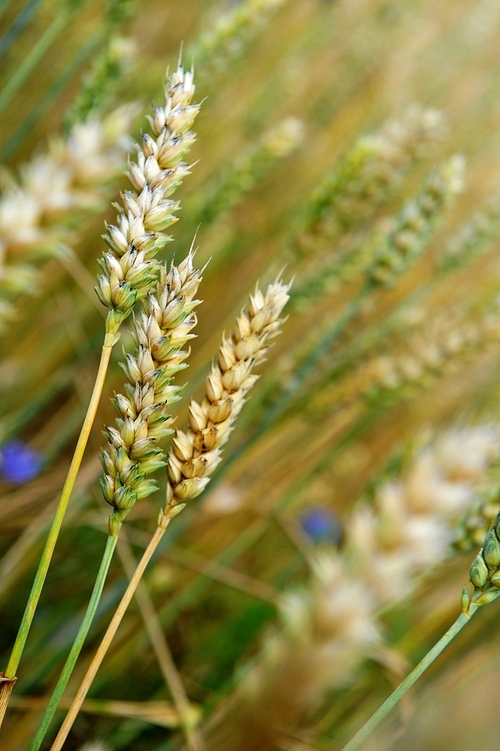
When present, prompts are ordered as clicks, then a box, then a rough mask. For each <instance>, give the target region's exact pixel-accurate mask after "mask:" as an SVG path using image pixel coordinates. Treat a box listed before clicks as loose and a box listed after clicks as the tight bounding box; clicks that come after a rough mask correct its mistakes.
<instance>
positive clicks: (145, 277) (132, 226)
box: [96, 65, 199, 333]
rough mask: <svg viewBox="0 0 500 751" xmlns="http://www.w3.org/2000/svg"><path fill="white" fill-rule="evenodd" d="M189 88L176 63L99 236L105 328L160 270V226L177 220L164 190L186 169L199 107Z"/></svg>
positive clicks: (189, 79)
mask: <svg viewBox="0 0 500 751" xmlns="http://www.w3.org/2000/svg"><path fill="white" fill-rule="evenodd" d="M194 89H195V87H194V83H193V75H192V73H190V72H186V71H184V70H183V68H182V66H180V65H179V67H178V68H177V70H176V71H175V73H174V74H173V75H172V76H171V77H169V78H167V80H166V82H165V104H164V105H163V106H161V107H160V106H158V107H154V110H153V115H152V116H150V117H149V122H150V125H151V131H152V136H150V135H148V134H144V135H143V136H142V139H141V144H140V145H138V158H137V162H134V161H130V162H129V171H128V173H127V175H128V178H129V180H130V184H131V186H132V190H128V191H125V193H123V194H122V196H121V203H120V204H117V205H116V208H117V209H118V216H117V223H116V225H113V224H110V225H108V227H107V232H106V234H105V235H104V236H103V237H104V239H105V241H106V243H107V244H108V246H109V249H110V250H109V251H108V252H107V253H105V254H104V255H103V257H102V258H101V259H100V261H99V264H100V266H101V268H102V271H103V274H102V275H101V276H99V278H98V285H97V287H96V292H97V294H98V296H99V299H100V300H101V302H102V303H103V304H104V305H105V306H106V307H107V308H109V309H110V313H108V320H107V328H108V331H109V332H110V333H114V332H116V331H117V329H118V327H119V325H120V323H121V322H122V321H123V320H124V318H126V317H127V316H128V315H129V314H130V313H131V311H132V308H133V306H134V304H135V302H136V301H137V300H141V299H143V298H144V297H145V296H146V295H147V293H148V291H149V289H150V288H151V286H152V285H154V282H155V279H156V277H157V274H158V272H159V263H158V261H157V260H156V258H155V256H156V254H157V253H158V251H159V250H160V248H162V247H163V246H164V245H165V243H166V242H168V241H169V240H170V238H169V236H168V235H166V234H165V233H164V230H166V229H167V228H168V227H170V225H172V224H173V223H174V222H175V221H177V219H176V217H175V215H174V212H175V211H176V210H177V208H178V204H177V203H176V202H175V201H172V200H171V199H170V198H169V196H170V195H171V194H172V193H173V192H174V190H175V189H176V188H177V186H178V185H179V184H180V182H181V181H182V179H183V177H184V176H185V175H187V174H189V171H190V168H189V165H188V164H187V163H186V162H184V161H183V158H184V156H185V155H186V153H187V152H188V150H189V148H190V146H191V144H192V143H193V142H194V140H195V135H194V133H192V132H191V131H190V130H189V129H190V127H191V125H192V124H193V122H194V119H195V117H196V115H197V114H198V111H199V105H197V104H191V99H192V97H193V95H194Z"/></svg>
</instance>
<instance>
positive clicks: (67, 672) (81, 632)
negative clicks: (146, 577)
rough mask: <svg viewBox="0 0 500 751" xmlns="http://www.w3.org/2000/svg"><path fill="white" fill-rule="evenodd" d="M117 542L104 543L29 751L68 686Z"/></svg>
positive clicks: (40, 738)
mask: <svg viewBox="0 0 500 751" xmlns="http://www.w3.org/2000/svg"><path fill="white" fill-rule="evenodd" d="M117 540H118V537H117V536H112V537H111V536H109V537H108V539H107V541H106V548H105V550H104V554H103V557H102V561H101V565H100V567H99V571H98V574H97V578H96V580H95V584H94V589H93V590H92V595H91V598H90V602H89V604H88V607H87V611H86V613H85V617H84V619H83V621H82V624H81V626H80V628H79V629H78V633H77V635H76V637H75V640H74V642H73V644H72V646H71V650H70V653H69V655H68V658H67V660H66V663H65V665H64V667H63V669H62V671H61V675H60V676H59V679H58V681H57V683H56V685H55V688H54V691H53V692H52V696H51V698H50V701H49V703H48V705H47V708H46V709H45V712H44V713H43V717H42V719H41V722H40V724H39V726H38V729H37V731H36V733H35V736H34V738H33V740H32V742H31V745H30V747H29V751H38V749H39V748H40V745H41V743H42V741H43V739H44V737H45V734H46V732H47V730H48V727H49V725H50V722H51V720H52V718H53V716H54V713H55V711H56V709H57V705H58V704H59V700H60V698H61V696H62V695H63V692H64V689H65V688H66V686H67V685H68V681H69V679H70V678H71V674H72V672H73V668H74V667H75V664H76V661H77V659H78V656H79V654H80V652H81V650H82V647H83V644H84V642H85V639H86V638H87V634H88V632H89V629H90V626H91V625H92V621H93V620H94V616H95V613H96V610H97V606H98V605H99V601H100V599H101V595H102V590H103V587H104V582H105V581H106V577H107V575H108V571H109V566H110V564H111V560H112V558H113V553H114V551H115V547H116V542H117Z"/></svg>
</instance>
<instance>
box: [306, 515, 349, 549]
mask: <svg viewBox="0 0 500 751" xmlns="http://www.w3.org/2000/svg"><path fill="white" fill-rule="evenodd" d="M299 522H300V526H301V529H302V531H303V532H305V534H306V535H307V537H309V538H310V539H311V541H312V542H315V543H320V542H329V543H331V544H333V545H338V544H339V542H340V541H341V539H342V525H341V524H340V521H339V519H338V517H337V515H336V514H335V513H334V512H333V511H331V510H330V509H328V508H325V507H324V506H321V507H320V506H317V507H316V508H310V509H308V510H307V511H303V512H302V513H301V514H300V516H299Z"/></svg>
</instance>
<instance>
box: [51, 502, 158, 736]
mask: <svg viewBox="0 0 500 751" xmlns="http://www.w3.org/2000/svg"><path fill="white" fill-rule="evenodd" d="M169 521H170V519H169V518H168V517H165V516H162V517H161V524H160V525H159V526H158V527H157V528H156V530H155V533H154V535H153V537H152V538H151V540H150V542H149V545H148V547H147V548H146V550H145V551H144V554H143V556H142V558H141V560H140V561H139V564H138V565H137V568H136V570H135V572H134V575H133V576H132V578H131V579H130V582H129V585H128V587H127V589H126V590H125V592H124V594H123V597H122V599H121V601H120V604H119V605H118V608H117V609H116V612H115V614H114V616H113V618H112V619H111V622H110V624H109V626H108V629H107V631H106V633H105V634H104V637H103V640H102V641H101V644H100V645H99V648H98V650H97V652H96V653H95V655H94V658H93V660H92V662H91V663H90V665H89V668H88V670H87V672H86V673H85V677H84V679H83V681H82V683H81V685H80V688H79V689H78V692H77V694H76V696H75V698H74V700H73V703H72V705H71V707H70V708H69V711H68V714H67V715H66V717H65V719H64V722H63V724H62V726H61V729H60V730H59V733H58V734H57V737H56V739H55V741H54V743H53V745H52V747H51V751H60V749H61V748H62V747H63V744H64V741H65V740H66V738H67V736H68V733H69V731H70V730H71V728H72V726H73V723H74V721H75V719H76V716H77V715H78V712H79V711H80V707H81V705H82V703H83V700H84V699H85V697H86V695H87V693H88V690H89V688H90V687H91V685H92V682H93V680H94V678H95V676H96V674H97V671H98V670H99V667H100V665H101V663H102V661H103V659H104V657H105V655H106V652H107V651H108V649H109V647H110V644H111V642H112V641H113V638H114V636H115V634H116V632H117V630H118V627H119V625H120V623H121V622H122V619H123V616H124V615H125V613H126V611H127V608H128V606H129V605H130V601H131V600H132V597H133V596H134V593H135V590H136V589H137V586H138V584H139V582H140V580H141V579H142V576H143V574H144V571H145V570H146V566H147V565H148V563H149V561H150V560H151V557H152V555H153V553H154V552H155V550H156V548H157V547H158V544H159V542H160V540H161V538H162V537H163V535H164V533H165V530H166V528H167V525H168V523H169Z"/></svg>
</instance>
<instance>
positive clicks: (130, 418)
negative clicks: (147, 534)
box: [101, 252, 202, 534]
mask: <svg viewBox="0 0 500 751" xmlns="http://www.w3.org/2000/svg"><path fill="white" fill-rule="evenodd" d="M201 274H202V272H201V271H200V270H199V269H196V268H195V267H194V266H193V253H192V252H190V253H189V255H188V256H187V258H186V259H185V260H184V261H183V262H182V263H181V264H180V265H179V266H175V265H174V264H172V266H171V267H170V270H169V271H168V272H167V270H166V269H165V268H163V267H162V268H161V270H160V279H159V281H158V284H157V289H156V293H153V292H151V291H150V292H149V293H148V296H147V297H146V298H145V300H144V312H143V313H142V315H141V316H140V317H139V318H137V319H136V320H134V327H133V334H132V335H133V338H134V342H135V345H136V350H135V352H134V354H127V356H126V360H125V362H124V363H122V368H123V371H124V373H125V375H126V376H127V380H128V383H126V384H125V394H117V395H116V396H115V397H114V399H113V403H114V405H115V407H116V410H117V412H118V415H119V417H118V419H117V420H116V427H108V428H107V429H106V431H105V432H104V436H105V438H106V439H107V441H108V447H107V449H106V450H104V451H103V452H102V454H101V461H102V465H103V468H104V472H105V474H104V475H103V477H102V478H101V487H102V491H103V494H104V498H105V500H106V502H107V503H109V504H110V505H111V506H113V508H114V513H113V514H112V516H111V517H110V520H109V529H110V534H117V533H118V530H119V527H120V525H121V523H122V521H123V519H124V518H125V516H126V515H127V514H128V513H129V511H130V509H131V508H132V506H133V505H134V504H135V503H136V501H138V500H140V499H141V498H145V497H146V496H148V495H150V494H151V493H153V492H154V491H155V490H156V489H157V485H156V483H155V482H154V480H151V479H148V478H149V475H151V474H152V473H153V472H155V471H156V470H157V469H159V468H160V467H163V466H164V465H165V463H166V457H165V454H164V452H163V449H162V448H161V445H160V441H161V440H162V439H163V438H165V437H167V436H168V435H170V434H171V433H172V432H173V431H172V427H171V426H172V418H171V416H170V414H169V410H170V408H171V405H172V404H174V403H175V402H176V401H178V400H179V399H180V392H181V387H179V386H177V385H176V384H175V383H174V382H173V379H174V376H175V374H176V373H178V372H179V371H180V370H183V369H184V368H185V367H187V364H186V362H185V360H186V358H187V356H188V354H189V352H188V351H187V350H186V349H183V347H184V346H185V344H186V343H187V342H188V341H189V340H190V339H192V338H193V336H194V334H192V333H191V332H192V329H193V328H194V326H195V325H196V315H195V313H194V309H195V308H196V306H197V305H198V304H199V302H200V301H199V300H196V299H195V297H196V293H197V291H198V286H199V284H200V282H201Z"/></svg>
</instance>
